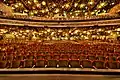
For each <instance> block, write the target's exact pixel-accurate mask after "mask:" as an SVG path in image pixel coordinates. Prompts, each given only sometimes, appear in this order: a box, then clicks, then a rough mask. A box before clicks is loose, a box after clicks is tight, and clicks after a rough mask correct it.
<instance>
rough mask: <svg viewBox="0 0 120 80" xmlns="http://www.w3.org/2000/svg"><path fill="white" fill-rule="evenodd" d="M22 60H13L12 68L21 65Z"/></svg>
mask: <svg viewBox="0 0 120 80" xmlns="http://www.w3.org/2000/svg"><path fill="white" fill-rule="evenodd" d="M20 62H21V61H20V60H14V61H12V64H11V67H12V68H19V67H20Z"/></svg>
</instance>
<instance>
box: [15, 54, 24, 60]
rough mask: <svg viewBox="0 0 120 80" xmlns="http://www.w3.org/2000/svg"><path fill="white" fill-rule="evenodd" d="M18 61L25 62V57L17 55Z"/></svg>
mask: <svg viewBox="0 0 120 80" xmlns="http://www.w3.org/2000/svg"><path fill="white" fill-rule="evenodd" d="M16 60H24V56H23V55H17V56H16Z"/></svg>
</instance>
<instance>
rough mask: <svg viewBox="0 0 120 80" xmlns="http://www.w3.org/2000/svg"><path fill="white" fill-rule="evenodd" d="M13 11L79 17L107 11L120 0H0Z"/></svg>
mask: <svg viewBox="0 0 120 80" xmlns="http://www.w3.org/2000/svg"><path fill="white" fill-rule="evenodd" d="M1 1H2V2H3V3H5V4H6V5H8V6H10V7H11V8H12V10H13V11H14V12H17V13H22V14H27V15H29V16H39V17H56V16H57V17H58V16H62V17H65V18H66V17H67V18H69V17H70V18H74V17H81V16H85V17H86V16H92V15H100V14H104V13H108V12H109V11H110V10H111V8H113V7H114V6H115V5H117V4H119V3H120V0H1Z"/></svg>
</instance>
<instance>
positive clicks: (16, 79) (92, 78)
mask: <svg viewBox="0 0 120 80" xmlns="http://www.w3.org/2000/svg"><path fill="white" fill-rule="evenodd" d="M0 80H120V76H115V75H110V76H109V75H78V74H11V75H10V74H4V75H2V74H1V75H0Z"/></svg>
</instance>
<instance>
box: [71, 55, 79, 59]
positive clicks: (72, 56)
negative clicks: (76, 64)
mask: <svg viewBox="0 0 120 80" xmlns="http://www.w3.org/2000/svg"><path fill="white" fill-rule="evenodd" d="M70 59H78V56H77V55H70Z"/></svg>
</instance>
